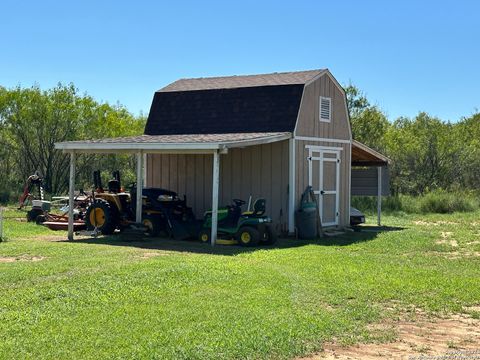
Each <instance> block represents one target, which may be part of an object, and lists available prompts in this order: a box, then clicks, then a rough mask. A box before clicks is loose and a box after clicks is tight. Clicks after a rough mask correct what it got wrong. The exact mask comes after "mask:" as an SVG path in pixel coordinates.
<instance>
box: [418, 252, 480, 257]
mask: <svg viewBox="0 0 480 360" xmlns="http://www.w3.org/2000/svg"><path fill="white" fill-rule="evenodd" d="M424 254H425V255H430V256H442V257H444V258H446V259H461V258H476V257H480V252H479V251H461V252H460V251H445V252H444V251H427V252H425V253H424Z"/></svg>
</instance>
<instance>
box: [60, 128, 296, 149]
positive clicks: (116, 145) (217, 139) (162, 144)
mask: <svg viewBox="0 0 480 360" xmlns="http://www.w3.org/2000/svg"><path fill="white" fill-rule="evenodd" d="M291 137H292V134H291V133H290V132H257V133H228V134H182V135H139V136H130V137H119V138H109V139H97V140H80V141H67V142H61V143H56V144H55V148H56V149H61V150H64V151H67V152H71V151H78V152H138V151H144V152H162V151H163V152H167V151H214V150H225V149H228V148H235V147H245V146H252V145H260V144H268V143H271V142H276V141H281V140H286V139H289V138H291Z"/></svg>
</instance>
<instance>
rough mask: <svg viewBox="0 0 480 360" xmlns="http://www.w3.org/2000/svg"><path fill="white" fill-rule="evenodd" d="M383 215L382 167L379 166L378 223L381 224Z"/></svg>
mask: <svg viewBox="0 0 480 360" xmlns="http://www.w3.org/2000/svg"><path fill="white" fill-rule="evenodd" d="M381 216H382V167H381V166H379V167H377V225H378V226H381Z"/></svg>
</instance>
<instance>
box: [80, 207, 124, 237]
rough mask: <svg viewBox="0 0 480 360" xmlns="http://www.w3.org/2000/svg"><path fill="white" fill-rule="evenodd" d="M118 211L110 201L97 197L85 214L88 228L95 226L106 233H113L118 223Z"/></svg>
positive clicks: (91, 228)
mask: <svg viewBox="0 0 480 360" xmlns="http://www.w3.org/2000/svg"><path fill="white" fill-rule="evenodd" d="M117 213H118V211H116V209H113V208H112V206H111V205H110V203H109V202H108V201H106V200H104V199H96V200H95V201H94V202H93V203H92V204H91V205H90V206H89V207H88V208H87V212H86V214H85V224H86V225H87V229H88V230H93V229H95V227H96V228H97V229H98V230H100V231H101V232H102V234H104V235H111V234H113V233H114V232H115V229H116V228H117V224H118V220H119V219H118V215H117Z"/></svg>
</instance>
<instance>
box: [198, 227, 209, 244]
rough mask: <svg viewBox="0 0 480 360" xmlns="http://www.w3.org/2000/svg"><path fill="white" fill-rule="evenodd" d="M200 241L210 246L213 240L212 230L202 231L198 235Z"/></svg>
mask: <svg viewBox="0 0 480 360" xmlns="http://www.w3.org/2000/svg"><path fill="white" fill-rule="evenodd" d="M198 239H199V240H200V242H201V243H203V244H210V242H211V240H212V230H210V229H202V230H200V232H199V233H198Z"/></svg>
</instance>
